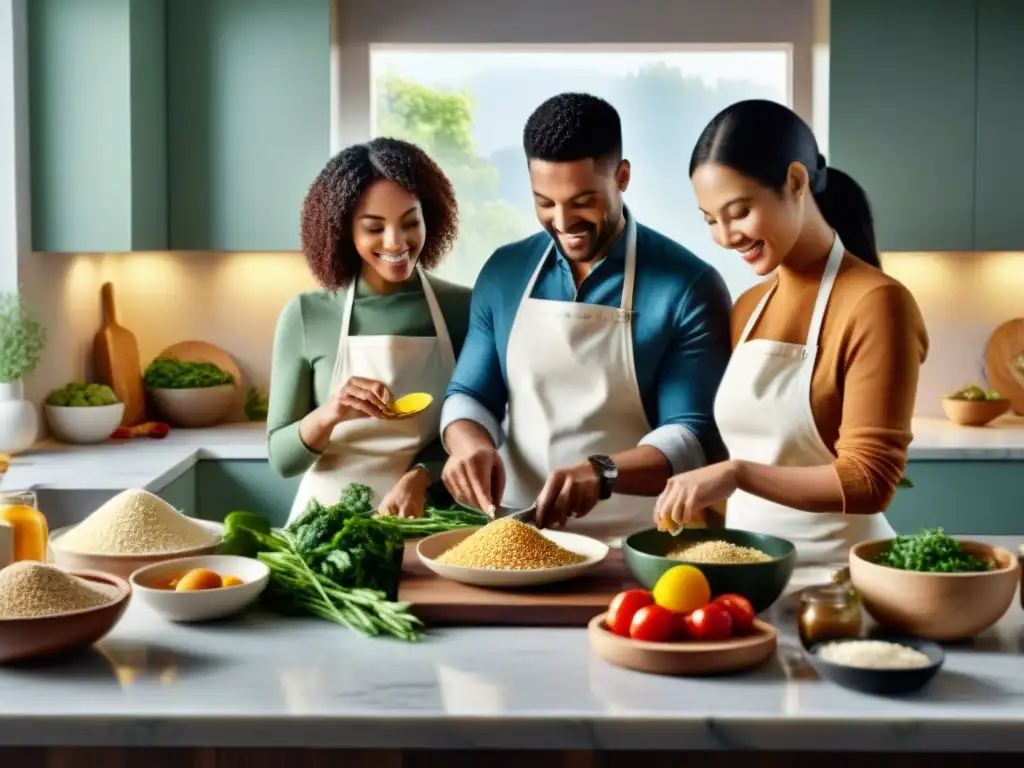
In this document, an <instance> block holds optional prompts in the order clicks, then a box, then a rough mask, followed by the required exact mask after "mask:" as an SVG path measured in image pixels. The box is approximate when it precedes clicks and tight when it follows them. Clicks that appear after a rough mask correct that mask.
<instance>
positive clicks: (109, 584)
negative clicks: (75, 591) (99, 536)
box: [0, 570, 131, 664]
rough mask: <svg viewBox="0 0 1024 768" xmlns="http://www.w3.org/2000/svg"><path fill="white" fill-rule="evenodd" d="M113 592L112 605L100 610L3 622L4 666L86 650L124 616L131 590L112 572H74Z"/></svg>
mask: <svg viewBox="0 0 1024 768" xmlns="http://www.w3.org/2000/svg"><path fill="white" fill-rule="evenodd" d="M70 573H72V574H73V575H75V576H78V577H79V578H81V579H85V580H86V581H90V582H92V583H93V585H94V586H96V587H99V588H100V589H103V590H104V591H106V592H109V593H110V602H108V603H104V604H103V605H100V606H98V607H96V608H86V609H84V610H81V611H68V612H66V613H58V614H54V615H53V616H39V617H37V618H33V619H0V664H8V663H10V662H15V661H26V660H28V659H35V658H39V657H43V656H54V655H56V654H59V653H66V652H69V651H74V650H78V649H80V648H86V647H88V646H90V645H92V644H93V643H95V642H97V641H99V640H100V639H102V638H103V637H104V636H105V635H106V634H107V633H108V632H110V630H111V629H113V628H114V626H115V625H116V624H117V622H118V621H119V620H120V619H121V616H123V615H124V610H125V608H127V607H128V601H129V598H130V597H131V588H130V587H129V586H128V583H127V582H126V581H124V580H123V579H120V578H118V577H116V576H111V575H110V574H108V573H96V572H95V571H77V570H71V571H70Z"/></svg>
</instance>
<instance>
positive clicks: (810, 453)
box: [715, 234, 894, 567]
mask: <svg viewBox="0 0 1024 768" xmlns="http://www.w3.org/2000/svg"><path fill="white" fill-rule="evenodd" d="M843 250H844V249H843V243H842V241H841V240H840V239H839V235H838V234H837V235H836V236H835V241H834V243H833V245H832V251H831V253H829V257H828V262H827V264H826V266H825V272H824V274H823V275H822V278H821V285H820V287H819V288H818V296H817V299H816V300H815V302H814V311H813V313H812V315H811V325H810V328H809V330H808V332H807V343H806V344H789V343H785V342H781V341H769V340H767V339H752V340H750V341H747V336H748V335H749V334H750V331H751V329H753V327H754V324H755V323H756V322H757V320H758V318H759V317H760V316H761V313H762V312H763V311H764V308H765V305H766V304H767V303H768V299H769V298H770V297H771V295H772V294H773V293H774V292H775V286H774V285H773V286H772V288H771V289H770V290H769V291H768V292H767V293H766V294H765V296H764V298H763V299H761V302H760V303H759V304H758V305H757V308H756V309H755V310H754V312H753V314H752V315H751V316H750V320H749V321H748V322H747V326H746V328H744V329H743V334H742V336H741V337H740V340H739V343H738V344H737V346H736V349H735V350H734V351H733V354H732V358H731V359H730V361H729V365H728V367H727V368H726V371H725V375H724V376H723V378H722V382H721V384H720V385H719V388H718V394H717V396H716V397H715V421H716V422H717V423H718V428H719V430H720V431H721V435H722V439H723V440H724V441H725V446H726V448H728V450H729V456H730V457H731V458H733V459H741V460H744V461H751V462H757V463H759V464H771V465H776V466H787V467H814V466H821V465H826V464H831V463H832V462H833V461H835V456H834V455H833V453H832V451H830V450H829V448H828V446H827V445H825V442H824V441H823V440H822V439H821V434H820V433H819V432H818V427H817V425H816V424H815V422H814V414H813V412H812V410H811V377H812V374H813V373H814V361H815V360H816V359H817V352H818V340H819V337H820V335H821V324H822V319H823V318H824V316H825V308H826V307H827V306H828V300H829V296H830V295H831V293H832V285H833V283H834V282H835V279H836V274H837V273H838V272H839V265H840V264H841V262H842V260H843ZM879 396H880V397H884V394H883V393H879ZM725 525H726V527H728V528H741V529H744V530H748V531H755V532H757V533H767V534H770V535H772V536H779V537H781V538H783V539H788V540H790V541H792V542H793V543H794V544H795V545H796V548H797V566H798V567H800V566H811V567H813V566H819V567H826V566H828V567H831V566H842V565H845V564H846V562H847V560H848V557H849V550H850V547H852V546H853V545H854V544H856V543H858V542H860V541H865V540H867V539H875V538H887V537H890V536H893V535H894V531H893V529H892V527H891V526H890V525H889V523H888V522H887V521H886V519H885V517H884V515H882V514H881V513H877V514H871V515H859V514H858V515H847V514H844V513H841V512H835V513H833V512H803V511H801V510H797V509H791V508H789V507H784V506H782V505H780V504H775V503H773V502H770V501H767V500H766V499H762V498H760V497H758V496H752V495H750V494H748V493H744V492H743V491H737V492H736V493H734V494H733V495H732V496H731V497H730V498H729V500H728V503H727V506H726V513H725Z"/></svg>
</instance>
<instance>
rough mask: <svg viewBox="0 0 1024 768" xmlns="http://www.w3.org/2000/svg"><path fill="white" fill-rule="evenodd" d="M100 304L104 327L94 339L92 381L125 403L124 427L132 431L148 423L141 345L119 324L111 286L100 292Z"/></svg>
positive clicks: (105, 285)
mask: <svg viewBox="0 0 1024 768" xmlns="http://www.w3.org/2000/svg"><path fill="white" fill-rule="evenodd" d="M100 303H101V305H102V307H103V325H102V327H101V328H100V329H99V331H97V332H96V336H95V337H94V338H93V347H92V366H93V378H94V379H95V380H96V381H98V382H99V383H101V384H106V385H107V386H108V387H110V388H111V389H113V390H114V394H116V395H117V396H118V397H119V398H120V399H121V402H123V403H124V415H123V416H122V417H121V426H123V427H133V426H135V425H136V424H140V423H142V422H144V421H145V420H146V395H145V391H144V389H143V386H142V367H141V365H140V363H139V344H138V342H137V341H136V339H135V335H134V334H133V333H132V332H131V331H129V330H128V329H127V328H125V327H124V326H123V325H120V324H119V323H118V322H117V307H116V306H115V304H114V286H113V284H112V283H104V284H103V285H102V287H101V288H100Z"/></svg>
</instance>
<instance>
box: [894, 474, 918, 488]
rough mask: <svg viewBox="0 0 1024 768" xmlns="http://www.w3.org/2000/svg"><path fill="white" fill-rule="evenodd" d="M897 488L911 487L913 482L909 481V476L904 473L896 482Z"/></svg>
mask: <svg viewBox="0 0 1024 768" xmlns="http://www.w3.org/2000/svg"><path fill="white" fill-rule="evenodd" d="M896 487H897V488H913V487H914V484H913V483H912V482H910V478H909V477H907V476H906V475H904V476H903V477H901V478H900V481H899V482H898V483H896Z"/></svg>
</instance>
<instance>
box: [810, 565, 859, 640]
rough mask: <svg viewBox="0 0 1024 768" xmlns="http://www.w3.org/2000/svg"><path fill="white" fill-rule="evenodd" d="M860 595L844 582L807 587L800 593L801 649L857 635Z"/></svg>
mask: <svg viewBox="0 0 1024 768" xmlns="http://www.w3.org/2000/svg"><path fill="white" fill-rule="evenodd" d="M861 625H862V616H861V605H860V597H859V596H858V595H857V592H856V591H855V590H854V589H853V585H852V584H850V583H849V582H847V581H840V582H839V583H833V584H826V585H823V586H820V587H809V588H808V589H805V590H804V591H803V593H801V595H800V618H799V630H800V642H802V643H803V645H804V647H805V648H808V647H810V646H812V645H814V644H815V643H821V642H824V641H826V640H839V639H841V638H846V637H860V633H861Z"/></svg>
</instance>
